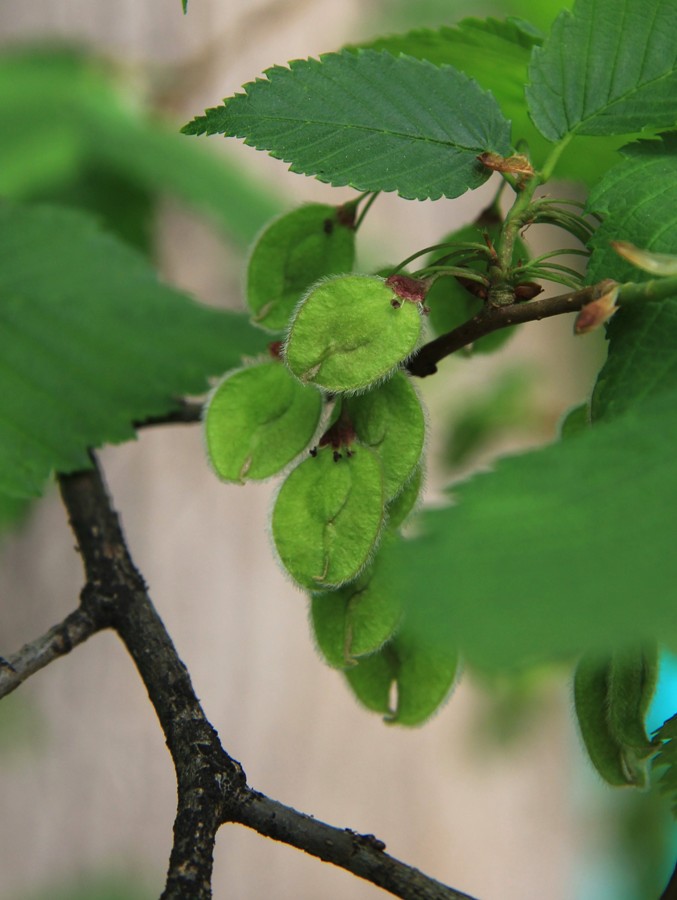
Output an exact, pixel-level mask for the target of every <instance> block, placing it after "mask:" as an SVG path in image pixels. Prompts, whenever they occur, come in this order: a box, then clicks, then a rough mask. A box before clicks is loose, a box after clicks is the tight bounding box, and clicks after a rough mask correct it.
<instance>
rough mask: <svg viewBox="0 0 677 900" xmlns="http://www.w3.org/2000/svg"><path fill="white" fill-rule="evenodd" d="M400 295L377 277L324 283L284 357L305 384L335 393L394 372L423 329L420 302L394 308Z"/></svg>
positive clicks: (309, 298)
mask: <svg viewBox="0 0 677 900" xmlns="http://www.w3.org/2000/svg"><path fill="white" fill-rule="evenodd" d="M393 301H397V295H396V294H395V292H394V290H393V289H392V288H391V287H389V286H388V285H387V284H386V282H385V281H384V279H383V278H379V277H378V276H375V275H339V276H336V277H334V278H328V279H326V280H325V281H320V282H319V283H318V284H316V285H315V286H314V287H312V288H311V289H310V291H309V292H308V294H307V295H306V297H305V298H304V299H303V301H302V302H301V303H300V304H299V306H298V307H297V309H296V312H295V314H294V318H293V319H292V322H291V326H290V328H289V335H288V338H287V342H286V345H285V350H284V357H285V361H286V363H287V365H288V366H289V368H290V369H291V371H292V372H293V373H294V375H296V377H297V378H299V379H300V380H301V381H303V382H307V383H311V384H316V385H318V387H321V388H324V389H325V390H327V391H331V392H332V393H341V392H345V391H357V390H361V389H364V388H366V387H369V385H371V384H374V382H377V381H379V380H380V379H382V378H384V377H385V376H387V375H389V374H390V372H392V371H393V369H394V368H395V367H396V366H397V365H399V363H401V362H403V361H404V360H405V359H406V358H407V357H408V356H409V355H410V354H411V352H412V351H413V350H414V348H415V347H416V344H417V342H418V339H419V335H420V333H421V314H420V311H419V309H418V306H417V304H415V303H409V302H404V303H402V304H401V305H400V306H399V307H398V308H394V307H393V305H392V304H393Z"/></svg>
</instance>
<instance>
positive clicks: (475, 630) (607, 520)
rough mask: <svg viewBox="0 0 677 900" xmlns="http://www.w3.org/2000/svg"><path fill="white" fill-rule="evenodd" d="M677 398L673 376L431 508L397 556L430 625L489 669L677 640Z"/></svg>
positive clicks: (419, 615) (426, 628) (422, 620)
mask: <svg viewBox="0 0 677 900" xmlns="http://www.w3.org/2000/svg"><path fill="white" fill-rule="evenodd" d="M675 410H677V391H676V390H675V389H674V388H673V390H672V391H668V392H665V393H662V394H661V395H660V396H658V397H656V398H652V399H651V401H649V400H647V401H645V402H644V404H643V405H642V406H641V408H638V409H634V410H632V411H628V412H627V413H626V414H625V415H624V416H622V417H619V418H617V419H615V420H613V421H611V422H608V423H604V424H602V423H599V424H598V425H597V427H595V428H590V429H588V430H587V431H586V432H584V433H582V434H580V435H579V436H577V437H573V438H571V439H570V440H568V441H567V442H565V443H561V444H556V445H553V446H550V447H546V448H545V449H542V450H538V451H536V452H532V453H527V454H524V455H523V456H519V457H514V458H511V459H504V460H502V461H501V462H499V463H498V464H497V466H496V470H495V471H494V472H492V473H489V474H483V475H478V476H476V477H474V478H473V479H471V480H470V481H468V482H466V483H464V484H462V485H458V486H456V487H455V488H454V491H453V494H454V499H455V501H456V504H457V505H456V506H454V507H449V508H446V509H437V510H430V511H428V512H426V513H425V514H424V515H423V516H422V522H421V526H422V533H421V535H420V537H417V538H416V539H415V540H412V541H409V542H406V543H405V544H404V545H403V546H402V547H400V548H399V549H398V552H397V554H391V558H390V564H391V565H392V566H393V567H394V569H395V572H396V576H397V577H396V583H397V584H398V589H399V590H400V591H401V596H402V598H403V600H404V601H405V602H406V608H407V615H408V616H409V617H410V619H411V620H412V621H414V622H415V623H416V626H417V628H419V629H420V631H421V633H422V634H423V635H424V636H426V637H427V638H428V639H435V638H436V639H437V640H442V641H445V642H448V643H449V644H453V645H458V646H460V647H461V649H462V651H463V653H464V654H465V655H466V656H467V657H468V658H469V660H470V661H475V662H477V663H478V664H479V665H481V666H483V667H486V668H488V669H498V668H502V667H506V668H509V667H521V666H523V665H525V664H531V663H535V662H541V661H547V660H553V659H558V658H562V657H564V658H566V657H568V656H570V655H575V654H578V653H580V652H581V651H582V650H583V649H585V648H586V647H593V648H594V647H599V648H607V647H611V646H614V645H619V644H623V643H624V642H628V641H633V642H636V641H637V640H641V639H651V638H652V637H655V636H656V635H661V636H662V637H663V639H664V640H665V641H666V642H667V643H668V644H669V643H670V642H671V643H672V645H673V646H675V645H676V644H677V622H676V620H675V615H674V585H675V583H676V581H677V558H676V557H675V554H674V552H673V549H672V542H673V537H672V536H673V534H674V522H675V512H674V511H675V503H676V501H677V468H676V467H675V465H674V446H675V443H676V442H677V414H676V413H675ZM478 548H481V552H478Z"/></svg>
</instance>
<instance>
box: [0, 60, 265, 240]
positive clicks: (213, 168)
mask: <svg viewBox="0 0 677 900" xmlns="http://www.w3.org/2000/svg"><path fill="white" fill-rule="evenodd" d="M127 95H128V91H127V89H126V86H125V89H124V90H123V89H117V87H116V77H115V76H114V74H113V72H112V71H110V70H107V69H106V68H105V66H104V65H103V64H102V63H101V62H98V61H95V60H93V59H91V58H89V57H87V56H85V55H83V54H79V53H76V52H74V51H70V50H46V49H45V48H38V49H32V48H31V49H26V48H21V49H20V50H17V49H12V50H10V51H9V52H5V53H4V55H3V56H1V57H0V194H2V195H3V196H5V197H12V198H17V199H24V198H28V199H45V198H47V199H50V200H51V199H56V198H57V197H58V196H60V195H65V194H67V193H69V192H70V193H71V194H74V195H75V196H74V200H75V202H78V203H79V202H82V201H84V202H85V203H86V205H87V206H88V207H90V208H91V206H92V202H91V201H92V198H91V197H90V196H88V195H86V192H85V189H86V188H88V187H89V188H90V189H91V188H92V186H93V184H94V183H95V182H97V181H98V180H99V179H103V180H104V181H107V180H110V179H115V180H117V181H118V183H119V184H121V185H122V184H126V185H127V186H128V188H127V189H131V188H134V189H136V190H137V191H143V192H148V193H150V194H152V195H153V196H158V195H162V196H164V195H167V194H170V195H173V196H176V197H178V198H179V199H181V200H183V201H186V202H188V203H189V204H192V205H194V206H196V207H198V208H199V209H201V210H203V211H205V212H207V213H208V214H209V215H211V216H212V218H213V219H214V220H215V221H216V222H217V224H219V225H220V226H221V227H222V228H224V229H225V231H226V232H227V233H228V235H229V236H230V237H232V238H233V239H235V240H236V241H238V242H240V243H241V244H242V245H245V244H246V243H248V242H249V241H251V240H252V239H253V237H254V235H255V234H256V232H257V231H258V230H259V229H260V228H261V226H262V225H263V223H264V222H265V221H267V220H268V219H270V218H271V217H272V216H273V215H275V214H276V213H277V212H279V209H280V202H279V201H278V200H277V199H276V198H275V197H274V195H273V194H272V193H271V191H270V189H267V190H266V191H263V190H261V189H259V188H258V187H257V186H256V185H255V184H254V182H253V181H252V180H251V178H249V177H248V176H247V174H246V173H245V172H244V171H242V170H240V168H239V167H238V165H237V163H235V162H228V163H226V162H225V161H224V160H223V159H222V158H220V157H217V156H216V155H214V154H213V153H207V152H205V150H207V149H208V148H204V147H199V146H197V145H195V144H194V143H193V142H191V141H187V140H186V139H185V138H184V137H181V135H179V134H177V133H176V130H175V126H174V125H173V124H172V123H169V124H168V123H166V122H164V121H159V120H158V119H157V117H154V118H152V117H151V116H150V115H149V114H148V113H145V112H144V111H143V110H142V109H141V108H140V106H139V104H138V103H130V102H129V100H128V96H127ZM99 212H100V214H104V215H105V214H107V213H108V208H107V207H106V206H104V207H102V208H101V209H100V210H99Z"/></svg>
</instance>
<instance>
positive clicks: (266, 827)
mask: <svg viewBox="0 0 677 900" xmlns="http://www.w3.org/2000/svg"><path fill="white" fill-rule="evenodd" d="M93 464H94V468H92V469H91V470H87V471H82V472H76V473H75V474H72V475H64V476H61V478H60V486H61V493H62V496H63V500H64V503H65V505H66V508H67V510H68V514H69V518H70V523H71V526H72V528H73V531H74V533H75V536H76V538H77V543H78V548H79V550H80V553H81V555H82V559H83V563H84V567H85V572H86V575H87V582H86V585H85V587H84V589H83V592H82V603H83V608H86V607H91V606H94V607H95V608H96V609H97V610H98V611H99V612H98V616H99V617H100V618H99V619H98V620H97V621H99V622H100V623H103V624H100V625H99V626H98V627H105V626H106V625H109V626H110V627H111V628H113V629H114V630H115V631H116V632H117V633H118V635H119V636H120V638H121V639H122V641H123V642H124V644H125V646H126V647H127V649H128V651H129V653H130V655H131V656H132V658H133V660H134V662H135V664H136V666H137V669H138V671H139V674H140V675H141V678H142V679H143V682H144V684H145V686H146V689H147V691H148V695H149V697H150V700H151V702H152V704H153V706H154V708H155V711H156V713H157V716H158V719H159V720H160V724H161V726H162V730H163V732H164V734H165V738H166V741H167V746H168V748H169V751H170V753H171V756H172V760H173V762H174V767H175V770H176V778H177V785H178V809H177V814H176V819H175V822H174V844H173V847H172V852H171V857H170V863H169V871H168V874H167V882H166V886H165V890H164V892H163V894H162V900H203V898H205V900H206V898H208V897H211V876H212V866H213V849H214V840H215V836H216V832H217V831H218V829H219V827H220V826H221V825H222V824H225V823H239V824H242V825H246V826H247V827H249V828H252V829H253V830H255V831H257V832H258V833H259V834H262V835H265V836H267V837H271V838H273V839H274V840H277V841H281V842H282V843H286V844H289V845H291V846H293V847H297V848H299V849H301V850H304V851H305V852H306V853H309V854H311V855H312V856H315V857H317V858H319V859H322V860H324V861H326V862H331V863H333V864H334V865H337V866H340V867H341V868H343V869H346V870H347V871H349V872H352V873H353V874H354V875H357V876H358V877H360V878H364V879H365V880H367V881H370V882H372V883H373V884H375V885H378V886H379V887H381V888H384V889H385V890H386V891H389V892H390V893H391V894H393V895H394V896H396V897H401V898H405V900H472V898H471V897H469V895H468V894H464V893H462V892H460V891H457V890H454V889H453V888H450V887H447V886H445V885H443V884H441V883H440V882H438V881H435V880H434V879H432V878H429V877H428V876H427V875H424V874H423V873H422V872H419V871H418V870H417V869H414V868H412V867H411V866H407V865H406V864H404V863H402V862H400V861H399V860H397V859H394V858H393V857H391V856H389V855H388V854H387V853H385V850H384V848H385V845H384V844H383V842H382V841H379V840H378V839H376V838H375V837H373V836H372V835H360V834H357V833H355V832H353V831H351V830H350V829H340V828H335V827H332V826H330V825H327V824H325V823H323V822H319V821H318V820H316V819H314V818H312V817H310V816H307V815H304V814H303V813H300V812H297V811H296V810H294V809H292V808H290V807H287V806H284V805H282V804H280V803H277V802H276V801H274V800H271V799H270V798H268V797H266V796H264V795H263V794H260V793H259V792H258V791H255V790H253V789H252V788H250V787H249V786H248V785H247V783H246V779H245V774H244V772H243V770H242V767H241V766H240V764H239V763H238V762H237V761H236V760H234V759H233V758H232V757H230V756H229V755H228V753H226V751H225V750H224V749H223V747H222V745H221V742H220V740H219V737H218V735H217V733H216V731H215V730H214V728H213V727H212V725H211V724H210V722H209V721H208V720H207V718H206V716H205V714H204V711H203V709H202V707H201V705H200V702H199V701H198V699H197V697H196V695H195V692H194V690H193V687H192V684H191V680H190V676H189V674H188V672H187V670H186V668H185V666H184V665H183V663H182V662H181V660H180V659H179V656H178V654H177V652H176V649H175V647H174V645H173V643H172V641H171V638H170V637H169V634H168V633H167V631H166V629H165V627H164V624H163V622H162V620H161V619H160V617H159V616H158V614H157V612H156V610H155V608H154V606H153V604H152V601H151V600H150V597H149V596H148V592H147V590H146V586H145V584H144V582H143V579H142V577H141V575H140V574H139V572H138V571H137V569H136V568H135V566H134V563H133V561H132V559H131V556H130V554H129V550H128V548H127V545H126V543H125V539H124V537H123V534H122V530H121V528H120V524H119V521H118V518H117V515H116V514H115V512H114V510H113V508H112V506H111V503H110V500H109V498H108V494H107V492H106V489H105V486H104V484H103V480H102V477H101V473H100V472H99V469H98V467H97V466H96V460H94V459H93ZM74 615H75V614H74ZM94 630H97V629H94ZM64 652H66V651H64ZM54 656H56V654H55V655H54ZM12 665H13V663H12ZM9 671H10V674H11V669H10V670H9Z"/></svg>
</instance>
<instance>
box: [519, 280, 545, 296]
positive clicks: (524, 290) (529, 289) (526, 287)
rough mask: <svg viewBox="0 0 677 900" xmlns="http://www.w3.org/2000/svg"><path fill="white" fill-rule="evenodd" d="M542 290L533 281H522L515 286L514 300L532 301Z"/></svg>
mask: <svg viewBox="0 0 677 900" xmlns="http://www.w3.org/2000/svg"><path fill="white" fill-rule="evenodd" d="M542 290H543V288H542V287H541V286H540V284H536V282H535V281H523V282H522V283H521V284H517V285H515V300H517V301H521V300H533V299H534V297H537V296H538V295H539V294H540V293H541V291H542Z"/></svg>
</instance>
